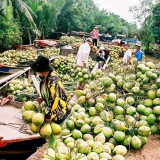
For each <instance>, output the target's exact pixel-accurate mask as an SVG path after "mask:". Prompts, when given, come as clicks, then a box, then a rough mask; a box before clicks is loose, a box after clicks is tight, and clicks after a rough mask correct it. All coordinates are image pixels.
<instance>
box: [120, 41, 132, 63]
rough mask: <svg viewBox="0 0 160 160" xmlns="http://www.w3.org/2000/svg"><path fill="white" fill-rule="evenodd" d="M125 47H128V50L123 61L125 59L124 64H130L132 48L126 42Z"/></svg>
mask: <svg viewBox="0 0 160 160" xmlns="http://www.w3.org/2000/svg"><path fill="white" fill-rule="evenodd" d="M124 48H125V49H126V52H125V54H124V56H123V59H122V61H123V64H125V65H128V64H130V60H131V58H132V52H131V50H130V46H129V44H125V46H124Z"/></svg>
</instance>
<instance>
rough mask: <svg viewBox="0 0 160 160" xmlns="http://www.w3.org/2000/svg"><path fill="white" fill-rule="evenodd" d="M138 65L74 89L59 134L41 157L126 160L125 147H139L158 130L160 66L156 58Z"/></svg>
mask: <svg viewBox="0 0 160 160" xmlns="http://www.w3.org/2000/svg"><path fill="white" fill-rule="evenodd" d="M134 68H135V70H131V73H129V72H127V73H126V74H124V73H123V70H122V73H121V72H120V71H119V72H117V73H116V74H114V73H109V74H108V75H107V76H106V75H103V76H100V77H97V78H96V80H93V81H91V82H90V83H88V84H86V85H85V87H84V90H76V91H75V94H76V96H77V101H75V102H74V104H73V108H72V113H71V115H70V116H69V117H68V119H67V120H66V123H65V125H64V126H63V129H62V132H61V137H59V139H57V142H56V143H55V144H54V145H53V146H52V147H51V148H48V149H47V150H46V152H45V153H44V158H43V160H48V159H55V158H56V159H59V160H60V159H66V160H69V159H70V160H77V159H79V160H91V159H92V160H104V159H110V160H111V159H112V160H125V158H124V156H125V155H126V154H127V148H133V149H139V148H141V147H143V146H144V145H145V144H146V143H147V137H148V136H150V135H151V134H156V133H159V132H160V127H159V123H160V112H159V110H160V70H159V68H158V67H157V66H156V65H154V64H153V63H152V62H147V63H146V64H137V63H134ZM113 70H115V68H113ZM49 156H50V157H49Z"/></svg>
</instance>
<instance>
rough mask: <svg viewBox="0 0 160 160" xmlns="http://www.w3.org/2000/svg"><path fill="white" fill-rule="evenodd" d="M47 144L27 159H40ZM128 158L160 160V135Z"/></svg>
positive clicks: (132, 152) (153, 136) (151, 137)
mask: <svg viewBox="0 0 160 160" xmlns="http://www.w3.org/2000/svg"><path fill="white" fill-rule="evenodd" d="M46 148H47V145H46V144H44V145H43V146H42V147H41V148H39V149H37V152H35V153H34V154H33V155H31V156H30V157H29V158H28V159H27V160H40V159H41V158H42V156H43V154H44V150H45V149H46ZM125 158H126V160H160V135H152V136H150V137H149V138H148V142H147V144H146V145H145V146H144V147H143V148H141V149H139V150H130V151H128V153H127V155H126V156H125Z"/></svg>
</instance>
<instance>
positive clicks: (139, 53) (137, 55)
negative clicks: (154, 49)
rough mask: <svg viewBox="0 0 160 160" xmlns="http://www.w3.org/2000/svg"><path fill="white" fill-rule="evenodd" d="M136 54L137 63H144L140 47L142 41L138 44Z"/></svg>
mask: <svg viewBox="0 0 160 160" xmlns="http://www.w3.org/2000/svg"><path fill="white" fill-rule="evenodd" d="M135 46H136V49H137V50H136V52H135V55H134V57H135V58H137V61H138V62H141V61H142V51H141V50H140V47H141V42H140V41H137V42H136V44H135Z"/></svg>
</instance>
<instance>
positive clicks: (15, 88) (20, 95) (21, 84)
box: [7, 78, 38, 102]
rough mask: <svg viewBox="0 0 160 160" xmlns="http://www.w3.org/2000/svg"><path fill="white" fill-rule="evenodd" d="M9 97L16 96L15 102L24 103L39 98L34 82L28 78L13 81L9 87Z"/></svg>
mask: <svg viewBox="0 0 160 160" xmlns="http://www.w3.org/2000/svg"><path fill="white" fill-rule="evenodd" d="M7 95H14V97H15V100H16V101H19V102H24V101H28V100H33V99H35V98H37V97H38V95H37V91H36V89H35V87H34V85H33V82H32V81H30V80H28V79H27V78H17V79H14V80H11V82H10V83H9V84H8V87H7Z"/></svg>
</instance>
